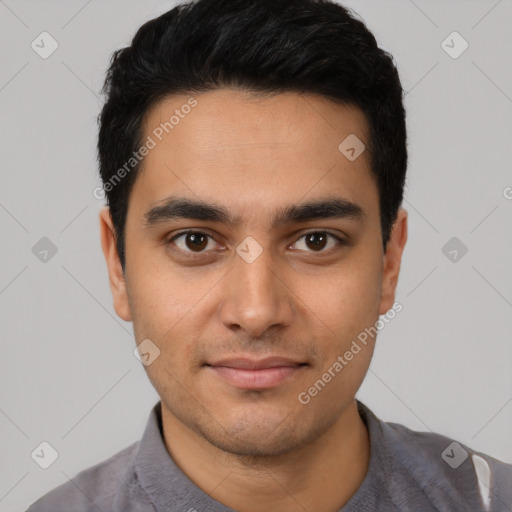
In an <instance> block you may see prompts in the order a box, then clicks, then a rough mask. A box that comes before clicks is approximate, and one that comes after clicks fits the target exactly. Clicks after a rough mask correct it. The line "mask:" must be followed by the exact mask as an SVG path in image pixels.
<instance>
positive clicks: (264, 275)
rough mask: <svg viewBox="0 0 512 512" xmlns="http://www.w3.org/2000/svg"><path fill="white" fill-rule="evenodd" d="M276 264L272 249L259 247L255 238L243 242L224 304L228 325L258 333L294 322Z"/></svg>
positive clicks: (230, 277) (230, 276)
mask: <svg viewBox="0 0 512 512" xmlns="http://www.w3.org/2000/svg"><path fill="white" fill-rule="evenodd" d="M258 245H259V244H258ZM258 253H259V254H258ZM276 266H277V265H276V262H275V261H273V257H272V253H271V251H270V249H268V248H266V249H263V248H262V247H261V246H259V249H258V247H257V246H256V244H254V242H253V241H251V240H249V241H248V242H247V243H246V245H244V242H242V244H240V246H239V247H238V248H237V254H236V255H235V257H234V261H233V268H232V270H231V272H229V273H228V275H227V276H226V277H227V279H229V284H228V286H227V287H226V295H225V297H224V301H223V307H222V321H223V323H224V324H225V325H226V326H228V327H232V326H234V325H238V326H240V327H241V328H243V329H245V330H247V331H248V332H250V334H251V335H253V336H258V335H261V334H262V333H263V332H264V331H265V330H266V329H268V328H269V327H271V326H273V325H278V324H283V325H284V324H288V323H289V322H290V316H291V308H290V303H289V297H288V296H287V293H286V287H284V286H283V284H282V283H281V279H279V278H278V277H277V276H276Z"/></svg>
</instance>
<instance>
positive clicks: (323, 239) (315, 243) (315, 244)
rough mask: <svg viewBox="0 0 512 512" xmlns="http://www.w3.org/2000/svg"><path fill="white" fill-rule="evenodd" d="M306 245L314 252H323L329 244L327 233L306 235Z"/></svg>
mask: <svg viewBox="0 0 512 512" xmlns="http://www.w3.org/2000/svg"><path fill="white" fill-rule="evenodd" d="M306 244H307V246H308V247H309V248H310V249H313V250H314V251H321V250H322V249H323V248H324V247H325V246H326V244H327V236H326V234H325V233H322V232H319V233H310V234H308V235H306Z"/></svg>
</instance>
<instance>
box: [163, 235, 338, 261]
mask: <svg viewBox="0 0 512 512" xmlns="http://www.w3.org/2000/svg"><path fill="white" fill-rule="evenodd" d="M313 233H325V234H327V235H329V236H331V237H333V238H334V239H335V240H336V242H337V244H338V246H343V245H347V241H346V240H345V239H344V238H343V237H341V236H339V235H338V234H335V233H333V232H331V231H329V230H328V229H311V230H310V231H307V232H305V233H302V234H301V235H300V236H298V237H297V238H295V241H294V242H293V243H292V245H293V244H296V243H297V242H298V241H299V240H301V239H302V238H304V237H305V236H308V235H310V234H313ZM187 234H200V235H206V236H207V237H209V238H211V239H212V240H214V241H216V240H215V237H214V236H213V235H211V234H210V233H208V232H207V231H206V230H204V229H202V230H200V229H197V230H196V229H186V230H184V231H180V232H179V233H176V234H175V235H173V236H172V237H171V238H170V239H169V240H168V241H167V242H166V243H167V244H170V243H171V242H174V240H176V239H177V238H179V237H182V236H184V235H187ZM331 249H333V248H331ZM178 250H179V251H180V252H185V253H186V254H187V255H190V256H191V257H196V258H198V257H201V256H202V255H204V254H207V253H208V252H210V251H201V252H193V251H183V250H182V249H179V248H178ZM329 251H330V249H328V250H326V251H324V250H322V251H306V252H308V253H311V254H327V253H328V252H329Z"/></svg>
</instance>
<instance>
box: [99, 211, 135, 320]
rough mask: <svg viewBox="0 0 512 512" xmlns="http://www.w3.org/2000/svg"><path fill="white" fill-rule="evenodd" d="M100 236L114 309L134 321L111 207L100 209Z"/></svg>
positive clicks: (125, 318) (124, 317)
mask: <svg viewBox="0 0 512 512" xmlns="http://www.w3.org/2000/svg"><path fill="white" fill-rule="evenodd" d="M100 236H101V247H102V248H103V254H104V256H105V260H106V262H107V269H108V277H109V281H110V290H111V292H112V298H113V300H114V309H115V311H116V313H117V315H118V316H119V317H120V318H122V319H123V320H125V321H126V322H131V321H132V313H131V310H130V304H129V302H128V294H127V291H126V282H125V277H124V272H123V268H122V266H121V260H120V259H119V254H118V252H117V246H116V235H115V231H114V225H113V223H112V217H111V215H110V209H109V208H108V207H105V208H102V210H101V211H100Z"/></svg>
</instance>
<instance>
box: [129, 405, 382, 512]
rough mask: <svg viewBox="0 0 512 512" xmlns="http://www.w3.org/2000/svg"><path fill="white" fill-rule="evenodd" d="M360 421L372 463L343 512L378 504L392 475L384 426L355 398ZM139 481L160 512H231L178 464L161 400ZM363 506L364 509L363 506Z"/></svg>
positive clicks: (142, 449)
mask: <svg viewBox="0 0 512 512" xmlns="http://www.w3.org/2000/svg"><path fill="white" fill-rule="evenodd" d="M356 403H357V409H358V412H359V415H360V417H361V419H362V420H363V422H364V424H365V425H366V428H367V429H368V433H369V438H370V461H369V466H368V471H367V474H366V477H365V479H364V480H363V482H362V483H361V485H360V487H359V488H358V490H357V492H356V493H355V494H354V495H353V496H352V498H351V499H350V500H349V502H348V503H347V504H346V505H345V506H344V507H343V509H342V510H343V512H352V511H357V510H363V509H368V508H367V507H368V505H369V504H370V503H375V505H377V504H378V499H379V497H378V496H377V489H379V488H380V489H382V484H381V482H380V480H381V479H382V476H381V475H385V474H389V468H388V465H389V460H390V457H389V453H388V451H387V447H386V443H385V442H384V439H383V437H384V432H383V423H382V422H381V421H380V420H379V419H378V418H377V417H376V416H375V415H374V414H373V413H372V411H371V410H370V409H369V408H368V407H366V406H365V405H364V404H363V403H362V402H360V401H359V400H357V399H356ZM135 470H136V472H137V475H138V479H139V481H140V483H141V485H142V487H143V489H144V490H145V492H146V493H147V495H148V496H149V498H150V500H151V502H152V503H153V505H154V506H155V507H156V509H157V511H158V512H174V511H178V510H179V511H180V512H183V511H188V510H194V509H195V510H201V511H202V512H228V511H232V510H233V509H231V508H228V507H226V506H225V505H223V504H221V503H219V502H218V501H216V500H214V499H213V498H211V497H210V496H209V495H208V494H206V493H205V492H204V491H202V490H201V489H200V488H199V487H197V486H196V485H195V484H194V483H193V482H192V481H191V480H190V479H189V478H188V477H187V476H186V475H185V474H184V473H183V472H182V471H181V470H180V469H179V468H178V466H177V465H176V464H175V462H174V461H173V459H172V458H171V456H170V455H169V453H168V452H167V448H166V447H165V443H164V438H163V432H162V411H161V401H159V402H158V403H157V404H156V405H155V406H154V407H153V409H152V410H151V413H150V415H149V419H148V422H147V424H146V428H145V430H144V434H143V436H142V438H141V440H140V443H139V448H138V453H137V456H136V459H135ZM362 505H364V508H361V506H362Z"/></svg>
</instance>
